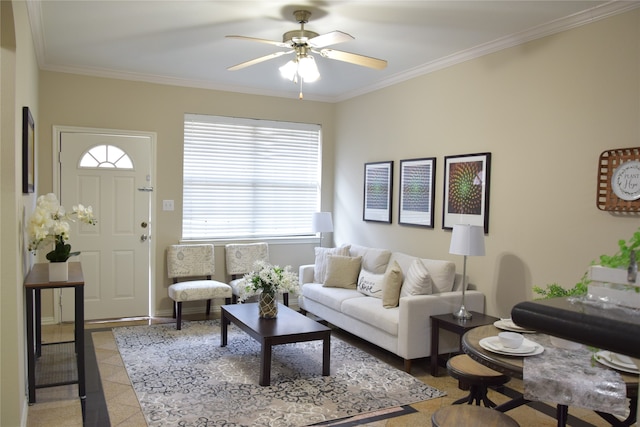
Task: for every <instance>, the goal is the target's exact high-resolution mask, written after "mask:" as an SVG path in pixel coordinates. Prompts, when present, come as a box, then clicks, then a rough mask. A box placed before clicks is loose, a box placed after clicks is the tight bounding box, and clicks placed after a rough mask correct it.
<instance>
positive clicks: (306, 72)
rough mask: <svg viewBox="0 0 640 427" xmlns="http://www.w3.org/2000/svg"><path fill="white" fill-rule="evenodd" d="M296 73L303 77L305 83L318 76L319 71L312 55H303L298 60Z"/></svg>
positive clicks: (312, 80)
mask: <svg viewBox="0 0 640 427" xmlns="http://www.w3.org/2000/svg"><path fill="white" fill-rule="evenodd" d="M298 75H299V76H300V77H302V78H303V79H304V82H305V83H311V82H315V81H316V80H318V79H319V78H320V72H319V71H318V66H317V65H316V61H315V60H314V59H313V56H311V55H307V56H303V57H302V58H300V59H299V60H298Z"/></svg>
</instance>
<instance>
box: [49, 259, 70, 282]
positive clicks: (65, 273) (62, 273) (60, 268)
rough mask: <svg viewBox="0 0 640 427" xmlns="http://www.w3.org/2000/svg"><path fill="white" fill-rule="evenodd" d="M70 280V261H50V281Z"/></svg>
mask: <svg viewBox="0 0 640 427" xmlns="http://www.w3.org/2000/svg"><path fill="white" fill-rule="evenodd" d="M67 280H69V263H68V262H66V261H65V262H50V263H49V281H50V282H66V281H67Z"/></svg>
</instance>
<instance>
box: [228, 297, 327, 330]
mask: <svg viewBox="0 0 640 427" xmlns="http://www.w3.org/2000/svg"><path fill="white" fill-rule="evenodd" d="M221 308H222V309H223V310H224V311H226V313H227V316H228V317H230V318H232V319H233V320H232V323H235V324H236V325H238V326H245V327H246V328H248V329H250V330H251V331H253V332H254V333H255V334H257V335H258V336H260V337H262V338H268V337H287V336H295V335H301V334H302V335H304V334H313V333H317V332H327V331H330V330H331V329H330V328H328V327H327V326H324V325H322V324H320V323H318V322H316V321H315V320H313V319H310V318H308V317H307V316H303V315H302V314H300V313H298V312H297V311H295V310H292V309H290V308H289V307H287V306H285V305H283V304H280V303H278V316H277V317H276V318H275V319H262V318H260V317H259V316H258V303H244V304H228V305H223V306H222V307H221ZM242 329H243V330H245V332H247V333H249V331H247V330H246V329H245V328H242ZM250 335H253V334H250Z"/></svg>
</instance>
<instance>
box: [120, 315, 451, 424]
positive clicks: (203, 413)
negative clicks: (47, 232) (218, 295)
mask: <svg viewBox="0 0 640 427" xmlns="http://www.w3.org/2000/svg"><path fill="white" fill-rule="evenodd" d="M113 333H114V335H115V338H116V343H117V344H118V348H119V350H120V354H121V355H122V360H123V361H124V364H125V366H126V368H127V372H128V374H129V378H130V379H131V383H132V384H133V387H134V389H135V391H136V394H137V396H138V400H139V401H140V405H141V407H142V410H143V412H144V414H145V417H146V419H147V422H148V424H149V425H150V426H169V425H176V426H185V427H186V426H205V425H208V426H211V425H226V426H303V425H310V424H315V423H319V422H323V421H328V420H335V419H339V418H344V417H349V416H353V415H356V414H361V413H367V412H372V411H377V410H380V409H384V408H390V407H394V406H400V405H408V404H411V403H415V402H420V401H424V400H429V399H433V398H436V397H440V396H444V394H445V393H443V392H441V391H439V390H436V389H435V388H433V387H430V386H428V385H426V384H424V383H422V382H421V381H419V380H417V379H416V378H414V377H412V376H411V375H409V374H407V373H405V372H403V371H400V370H398V369H395V368H393V367H391V366H389V365H387V364H386V363H384V362H381V361H379V360H378V359H376V358H374V357H372V356H371V355H369V354H367V353H366V352H364V351H362V350H360V349H357V348H355V347H353V346H351V345H350V344H347V343H345V342H344V341H342V340H340V339H338V338H336V337H333V336H332V337H331V375H330V376H328V377H323V376H322V342H321V341H310V342H306V343H296V344H284V345H279V346H275V347H274V348H273V359H272V366H271V385H270V386H267V387H261V386H260V385H258V376H259V374H260V346H259V344H258V343H257V342H256V341H255V340H254V339H252V338H251V337H249V336H248V335H247V334H245V333H244V332H242V331H241V330H240V329H239V328H237V327H236V326H235V325H230V326H229V337H228V345H227V347H220V321H219V320H209V321H203V322H183V325H182V330H181V331H177V330H176V329H175V324H166V325H154V326H131V327H121V328H114V329H113Z"/></svg>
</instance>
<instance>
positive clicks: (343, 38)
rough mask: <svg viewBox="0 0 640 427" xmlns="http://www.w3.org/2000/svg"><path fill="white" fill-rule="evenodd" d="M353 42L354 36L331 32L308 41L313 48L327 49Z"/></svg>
mask: <svg viewBox="0 0 640 427" xmlns="http://www.w3.org/2000/svg"><path fill="white" fill-rule="evenodd" d="M349 40H353V36H351V35H350V34H347V33H343V32H342V31H331V32H330V33H327V34H321V35H319V36H316V37H314V38H312V39H310V40H308V41H307V43H308V44H309V46H311V47H325V46H330V45H332V44H338V43H343V42H348V41H349Z"/></svg>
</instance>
